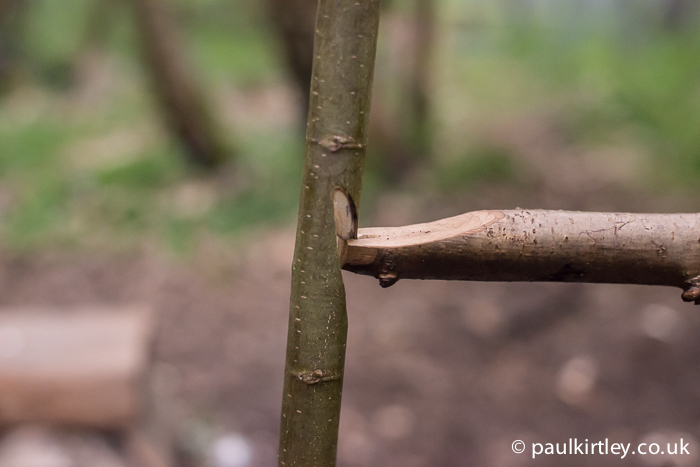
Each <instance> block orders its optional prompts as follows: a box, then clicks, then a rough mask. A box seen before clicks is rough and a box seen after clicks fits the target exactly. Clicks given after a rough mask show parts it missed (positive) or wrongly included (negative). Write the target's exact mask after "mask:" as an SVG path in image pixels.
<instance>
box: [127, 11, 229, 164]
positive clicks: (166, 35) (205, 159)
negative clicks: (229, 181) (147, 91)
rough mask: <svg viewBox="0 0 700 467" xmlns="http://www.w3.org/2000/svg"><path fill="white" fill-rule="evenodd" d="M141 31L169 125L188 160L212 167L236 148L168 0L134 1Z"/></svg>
mask: <svg viewBox="0 0 700 467" xmlns="http://www.w3.org/2000/svg"><path fill="white" fill-rule="evenodd" d="M130 1H131V3H132V5H133V8H134V12H135V17H136V24H137V26H138V30H139V33H140V35H141V43H142V46H143V49H144V59H145V64H146V66H147V68H148V71H149V74H150V75H151V81H152V85H153V90H154V92H155V94H156V96H157V98H158V100H159V102H160V105H161V107H162V109H163V113H164V117H165V120H166V124H167V127H168V129H169V130H170V132H171V133H172V134H173V136H174V137H175V138H176V139H177V140H179V141H180V142H181V143H182V145H183V146H184V148H185V155H186V156H187V159H188V160H189V161H190V162H192V163H194V164H196V165H200V166H204V167H213V166H215V165H217V164H219V163H221V162H223V161H224V159H226V158H227V156H228V155H229V153H230V152H231V150H230V149H229V148H228V147H227V145H226V143H225V142H224V141H223V139H222V137H221V135H220V132H219V128H218V124H217V121H216V119H215V118H214V116H213V112H212V110H211V107H210V104H209V102H207V99H206V97H205V95H204V92H203V91H202V89H201V87H200V85H199V84H198V83H197V82H196V80H195V77H194V74H193V72H192V69H191V66H190V65H189V63H187V60H186V56H185V55H186V54H185V51H184V50H183V48H182V47H180V46H179V44H180V41H179V37H178V34H177V28H176V26H175V23H174V19H173V17H172V14H171V12H170V10H169V9H168V8H167V4H166V3H165V2H164V0H130Z"/></svg>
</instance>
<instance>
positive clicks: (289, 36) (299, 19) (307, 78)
mask: <svg viewBox="0 0 700 467" xmlns="http://www.w3.org/2000/svg"><path fill="white" fill-rule="evenodd" d="M317 3H318V0H267V8H268V12H269V16H270V19H271V20H272V24H273V25H274V27H275V29H276V31H277V35H278V36H279V37H280V40H281V43H282V46H283V48H284V53H285V59H286V61H287V66H288V67H289V70H290V71H291V72H292V77H293V78H294V81H295V83H296V85H297V87H298V88H299V91H300V92H301V98H302V115H301V119H302V121H303V120H306V115H307V113H308V107H307V106H308V104H309V86H310V84H311V67H312V64H313V52H314V21H315V18H316V6H317Z"/></svg>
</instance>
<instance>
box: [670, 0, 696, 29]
mask: <svg viewBox="0 0 700 467" xmlns="http://www.w3.org/2000/svg"><path fill="white" fill-rule="evenodd" d="M697 12H698V5H697V0H666V1H665V6H664V25H665V27H666V29H668V30H671V31H677V30H679V29H681V28H683V27H684V26H694V25H695V24H696V23H697V21H693V20H697Z"/></svg>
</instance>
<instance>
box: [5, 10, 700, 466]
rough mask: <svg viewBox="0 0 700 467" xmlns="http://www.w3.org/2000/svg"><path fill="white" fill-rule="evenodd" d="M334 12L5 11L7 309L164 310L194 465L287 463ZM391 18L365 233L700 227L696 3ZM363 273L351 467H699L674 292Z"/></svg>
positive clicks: (348, 406)
mask: <svg viewBox="0 0 700 467" xmlns="http://www.w3.org/2000/svg"><path fill="white" fill-rule="evenodd" d="M315 7H316V2H315V0H266V1H264V2H250V1H243V0H189V1H185V0H124V1H108V0H71V1H67V2H66V1H63V2H59V1H50V0H0V305H1V306H3V307H5V308H17V307H27V306H31V307H44V308H52V307H58V308H61V309H66V308H71V307H76V306H82V307H84V306H92V305H98V304H100V305H104V304H108V305H120V306H121V305H124V304H133V303H138V304H146V305H147V306H149V307H151V308H153V309H154V310H155V312H156V315H157V318H158V326H157V331H156V343H155V352H154V357H153V359H154V362H153V369H152V372H151V373H152V379H153V386H154V388H155V389H154V390H155V392H156V394H157V395H158V397H159V398H160V399H163V400H167V401H169V402H168V404H170V407H171V408H170V409H169V410H168V411H169V412H170V413H171V414H172V418H173V420H174V421H173V422H172V430H173V432H174V433H175V435H174V436H175V439H177V444H178V446H179V450H180V451H181V453H180V457H181V458H182V463H183V464H182V465H192V466H199V465H210V466H215V467H234V466H248V465H250V466H258V465H260V466H262V465H272V464H274V463H275V462H276V461H275V459H276V443H277V435H278V433H277V430H278V426H279V424H278V418H279V405H280V400H281V396H282V371H283V365H284V344H285V342H284V341H285V339H286V325H287V306H288V294H289V272H290V264H291V254H292V249H293V241H294V240H293V238H294V234H293V232H294V222H295V218H296V211H297V206H298V193H299V189H300V181H301V167H302V161H303V150H304V133H303V132H304V126H305V115H306V105H307V104H306V103H307V100H308V82H309V79H310V66H311V59H312V45H313V22H314V14H315ZM383 9H384V10H383V16H382V19H381V25H380V36H379V52H378V60H377V67H376V72H375V84H374V96H373V104H372V115H371V120H370V121H371V123H370V127H371V128H370V144H369V149H368V151H369V152H368V160H367V169H366V174H365V179H364V188H365V189H364V194H363V203H362V212H361V214H360V225H361V226H378V225H383V226H390V225H403V224H407V223H414V222H427V221H432V220H436V219H438V218H441V217H447V216H450V215H456V214H459V213H463V212H467V211H470V210H475V209H499V208H503V209H507V208H515V207H516V206H517V207H524V208H549V209H575V210H595V211H604V210H612V211H636V212H682V211H685V212H697V211H698V210H700V197H698V195H699V194H700V185H698V182H697V180H698V177H699V176H700V28H699V27H698V26H700V4H698V3H697V2H695V1H693V0H663V1H662V0H587V1H581V0H497V1H495V0H491V1H486V0H442V1H430V0H412V1H407V2H399V1H396V0H393V1H388V0H387V1H384V2H383ZM345 277H346V281H347V288H348V309H349V315H350V334H349V343H348V353H347V371H346V378H345V388H346V389H345V391H344V406H343V415H342V417H341V433H340V445H339V464H340V465H347V466H393V465H396V466H402V467H407V466H423V465H431V466H453V465H474V466H477V465H479V466H499V467H507V466H525V465H543V466H544V465H572V464H571V463H570V462H569V460H568V459H564V460H562V459H561V458H559V456H549V457H542V458H539V459H537V460H535V461H532V460H531V459H530V458H529V457H528V456H527V455H525V454H523V455H521V456H517V455H516V454H513V452H512V451H511V448H510V443H511V442H512V441H513V440H515V439H523V440H525V441H526V442H557V441H559V442H563V441H565V440H567V439H568V438H570V437H579V438H589V439H591V440H596V441H597V440H598V439H604V438H605V437H606V436H607V437H609V438H611V440H612V439H613V438H614V441H615V442H629V441H632V440H638V439H642V438H644V437H647V438H648V437H651V438H649V439H662V438H663V437H664V436H666V437H672V436H676V434H678V433H680V434H681V435H679V436H683V437H684V439H685V440H686V441H688V440H690V441H691V442H692V443H694V444H692V445H691V446H692V447H693V449H694V450H693V451H692V452H691V455H689V456H678V457H677V458H675V457H674V458H672V457H668V456H666V457H664V456H656V457H653V458H652V457H650V456H647V458H642V459H640V458H639V457H636V458H632V459H631V460H629V459H626V460H625V461H623V462H622V463H620V464H619V465H640V463H642V464H644V465H659V466H661V465H683V466H691V465H692V466H695V465H700V405H698V404H697V400H698V397H700V363H698V362H699V361H700V359H699V358H698V356H700V344H698V343H697V339H696V338H694V337H693V336H697V335H698V333H699V332H700V318H699V317H698V316H697V312H696V311H695V310H694V309H693V308H692V306H689V305H686V304H683V303H681V301H680V297H679V296H680V292H678V291H675V290H666V289H657V288H644V287H637V286H611V285H604V286H595V285H580V284H555V285H550V284H514V285H506V284H476V283H460V284H457V283H449V284H448V283H427V282H425V283H423V282H421V283H399V284H397V285H396V286H394V287H392V288H391V289H388V290H381V289H380V288H379V287H378V286H377V284H376V283H375V281H374V280H372V279H369V278H358V277H354V276H351V275H349V274H346V275H345ZM0 312H1V311H0ZM0 335H1V333H0ZM1 350H2V342H0V357H1V354H2V352H1ZM654 437H655V438H654ZM647 438H644V439H647ZM663 439H665V438H663ZM611 442H612V441H611ZM2 443H5V444H7V443H9V441H7V440H5V441H1V440H0V465H3V466H5V465H10V464H4V463H3V462H2V459H3V458H2V455H3V452H6V451H3V450H2V449H3V446H5V444H2ZM553 457H554V458H553ZM115 462H116V461H115ZM601 462H602V463H605V464H609V463H610V462H615V463H617V462H618V461H617V460H615V461H613V460H611V459H607V460H601V459H600V458H598V457H591V456H589V457H586V458H577V459H576V465H601ZM625 462H627V463H625ZM17 465H19V464H17ZM42 465H43V464H42ZM61 465H69V466H72V465H76V466H78V465H83V464H61ZM84 465H96V464H91V463H90V462H89V461H87V463H86V464H84ZM110 465H112V464H110ZM115 465H117V464H115Z"/></svg>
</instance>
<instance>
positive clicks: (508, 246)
mask: <svg viewBox="0 0 700 467" xmlns="http://www.w3.org/2000/svg"><path fill="white" fill-rule="evenodd" d="M346 258H347V259H346V262H345V264H344V265H343V268H344V269H347V270H349V271H353V272H355V273H358V274H365V275H370V276H374V277H377V278H378V279H379V280H380V284H381V285H382V286H384V287H388V286H390V285H392V284H394V283H395V282H396V281H398V280H399V279H443V280H476V281H552V282H599V283H625V284H647V285H668V286H675V287H680V288H682V289H683V290H684V293H683V299H684V300H686V301H695V302H696V304H697V303H698V302H699V301H700V283H699V277H700V214H629V213H601V212H569V211H543V210H510V211H474V212H470V213H467V214H462V215H460V216H456V217H451V218H448V219H443V220H439V221H436V222H431V223H427V224H418V225H412V226H406V227H390V228H370V229H360V231H359V234H358V239H356V240H350V241H349V242H348V248H347V255H346Z"/></svg>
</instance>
